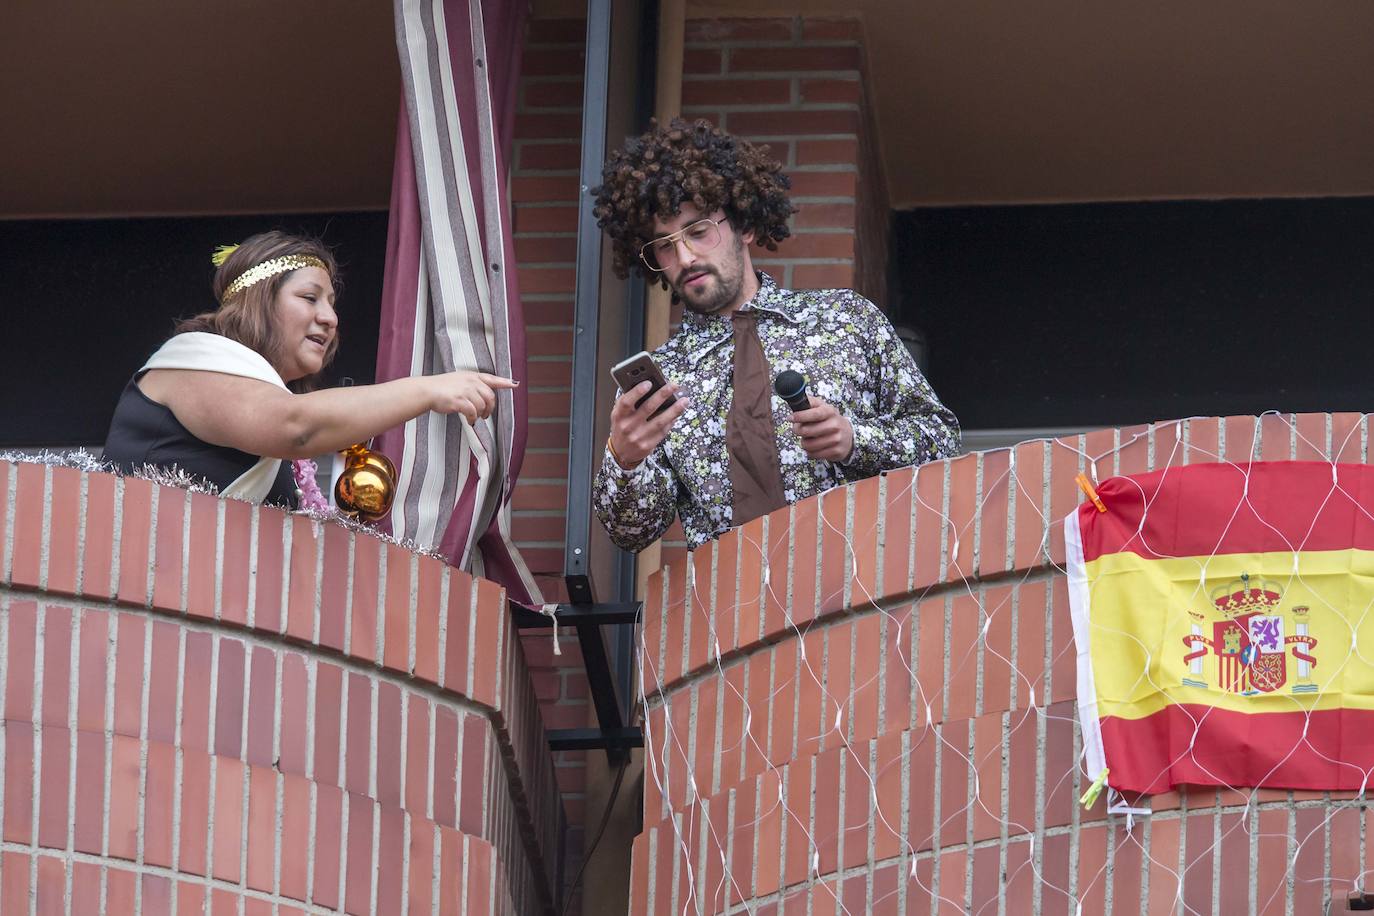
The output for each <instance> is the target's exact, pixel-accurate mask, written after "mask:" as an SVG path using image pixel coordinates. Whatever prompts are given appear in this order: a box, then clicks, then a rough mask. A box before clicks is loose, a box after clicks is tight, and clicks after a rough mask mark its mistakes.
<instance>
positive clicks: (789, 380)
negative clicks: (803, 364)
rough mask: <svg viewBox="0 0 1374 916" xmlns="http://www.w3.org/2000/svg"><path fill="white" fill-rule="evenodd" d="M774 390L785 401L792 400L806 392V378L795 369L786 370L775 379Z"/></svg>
mask: <svg viewBox="0 0 1374 916" xmlns="http://www.w3.org/2000/svg"><path fill="white" fill-rule="evenodd" d="M773 390H774V391H776V392H777V393H778V397H780V398H782V399H783V400H784V401H787V400H791V399H792V398H795V397H796V396H797V395H799V394H801V393H802V392H804V391H806V376H804V375H802V374H801V373H800V372H797V371H795V370H793V369H785V370H783V371H782V372H779V373H778V377H777V378H775V379H773Z"/></svg>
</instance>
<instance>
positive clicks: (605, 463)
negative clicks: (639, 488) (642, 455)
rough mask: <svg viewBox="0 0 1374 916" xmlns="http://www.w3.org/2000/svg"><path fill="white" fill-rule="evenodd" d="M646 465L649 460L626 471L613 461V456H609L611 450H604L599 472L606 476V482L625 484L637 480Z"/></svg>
mask: <svg viewBox="0 0 1374 916" xmlns="http://www.w3.org/2000/svg"><path fill="white" fill-rule="evenodd" d="M648 463H649V459H647V458H646V459H644V460H643V461H641V462H640V463H639V464H637V465H635V466H634V467H632V468H630V469H629V470H628V471H627V470H625V468H623V467H621V466H620V462H619V461H616V460H615V456H614V455H612V454H611V450H610V449H605V450H604V451H603V452H602V456H601V472H602V473H603V474H604V475H605V476H606V479H607V480H611V481H613V482H615V483H618V484H625V483H629V482H630V481H632V480H637V479H638V478H639V476H640V474H641V473H642V472H643V471H644V466H645V465H647V464H648Z"/></svg>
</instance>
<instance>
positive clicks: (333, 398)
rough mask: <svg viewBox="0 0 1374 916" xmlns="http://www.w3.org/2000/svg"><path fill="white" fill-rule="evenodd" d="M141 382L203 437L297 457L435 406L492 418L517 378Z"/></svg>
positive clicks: (152, 373)
mask: <svg viewBox="0 0 1374 916" xmlns="http://www.w3.org/2000/svg"><path fill="white" fill-rule="evenodd" d="M138 385H139V387H140V388H141V389H142V390H143V393H144V394H146V395H147V396H148V397H150V398H152V399H153V400H154V401H157V402H158V403H160V404H163V405H165V406H166V407H167V408H168V409H170V410H171V411H172V413H173V414H175V415H176V418H177V419H178V420H179V421H181V424H182V425H183V426H185V427H186V428H187V429H188V430H190V432H191V434H192V435H194V436H195V437H196V438H198V439H202V440H204V441H206V442H209V443H211V444H213V445H223V446H227V447H229V448H236V449H238V450H240V451H243V452H248V453H249V454H251V455H262V456H265V457H271V458H284V459H295V458H308V457H311V456H314V455H319V454H322V453H324V452H333V451H338V450H340V449H344V448H347V447H348V446H350V445H352V444H354V443H355V442H362V441H364V440H366V439H369V438H371V437H372V436H375V435H377V434H378V433H381V432H384V431H385V430H388V429H391V428H392V427H394V426H398V425H400V424H401V423H404V422H405V421H407V420H409V419H411V418H413V417H417V416H419V415H420V414H422V413H424V412H426V411H429V410H434V411H438V412H440V413H460V414H462V415H463V416H464V417H466V418H467V420H468V422H470V423H471V422H475V421H476V420H477V418H479V417H487V416H490V415H491V412H492V410H493V409H494V408H495V406H496V391H497V390H498V389H501V388H514V387H515V385H516V383H515V382H513V381H511V380H510V379H506V378H502V377H500V376H497V375H489V374H487V373H484V372H466V371H459V372H448V373H445V374H443V375H425V376H412V377H410V378H401V379H396V380H395V381H391V382H383V383H382V384H380V385H358V386H355V387H351V388H329V389H325V390H323V391H312V392H310V393H308V394H292V393H291V392H289V391H283V390H282V389H280V388H278V387H276V386H275V385H269V384H268V383H266V382H260V381H258V380H256V379H250V378H244V377H243V376H237V375H226V374H224V373H221V372H203V371H196V370H187V369H152V370H149V371H148V372H147V373H145V374H144V376H143V377H142V378H141V379H139V382H138Z"/></svg>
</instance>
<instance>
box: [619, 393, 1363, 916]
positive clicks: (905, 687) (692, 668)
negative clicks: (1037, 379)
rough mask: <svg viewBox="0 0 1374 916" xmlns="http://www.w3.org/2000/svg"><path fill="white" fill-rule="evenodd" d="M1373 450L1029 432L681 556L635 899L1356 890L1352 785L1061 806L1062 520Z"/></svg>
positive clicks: (1286, 433) (1070, 660)
mask: <svg viewBox="0 0 1374 916" xmlns="http://www.w3.org/2000/svg"><path fill="white" fill-rule="evenodd" d="M1368 441H1369V430H1368V428H1367V422H1366V420H1365V418H1363V417H1361V416H1360V415H1354V414H1336V415H1328V414H1307V415H1298V416H1292V415H1266V416H1264V417H1262V418H1256V417H1227V418H1210V419H1193V420H1189V421H1184V422H1171V423H1160V424H1156V425H1154V426H1150V427H1134V428H1130V429H1121V430H1111V429H1108V430H1102V431H1098V432H1093V433H1089V434H1087V435H1085V436H1077V437H1070V438H1066V439H1059V440H1053V441H1035V442H1028V443H1024V444H1021V445H1018V446H1016V447H1015V448H1014V449H1011V450H1006V449H1003V450H997V451H989V452H984V453H975V454H970V455H966V456H963V457H960V458H957V459H953V460H949V461H943V462H938V463H933V464H929V465H925V466H923V467H921V468H919V469H904V470H899V471H893V472H890V473H887V474H884V475H882V476H880V477H876V478H872V479H870V480H866V481H862V482H860V483H857V484H854V485H851V486H848V487H844V488H839V489H836V490H832V491H830V492H828V493H826V494H823V495H821V496H820V497H817V498H813V499H810V500H806V501H804V502H801V503H798V504H796V505H794V506H792V507H789V508H787V509H783V510H780V511H778V512H775V513H773V514H772V515H770V516H767V517H766V518H762V519H758V520H756V521H754V522H751V523H749V524H747V525H745V526H743V527H742V528H739V529H736V530H734V531H731V532H729V533H728V534H726V535H724V536H723V537H722V538H720V539H719V540H718V541H716V542H714V543H712V544H711V545H709V546H708V547H704V548H702V549H700V550H698V551H695V552H694V553H693V554H692V555H691V556H690V557H689V558H687V559H685V560H679V561H677V562H675V563H673V564H672V565H671V566H669V567H668V568H666V569H664V570H663V571H662V572H660V573H658V574H656V576H655V579H654V580H653V583H652V589H651V595H650V601H649V604H648V606H647V607H646V612H645V621H646V624H645V630H644V646H645V650H644V656H643V659H642V668H643V672H644V673H643V677H644V684H643V686H644V692H645V695H646V697H647V700H646V702H647V706H648V710H649V711H648V719H647V725H646V747H647V748H648V751H647V753H648V756H649V759H648V764H647V768H646V769H647V772H646V777H645V798H644V811H645V829H644V832H643V833H642V834H641V835H640V836H639V837H638V838H637V839H636V842H635V852H634V864H633V871H632V885H631V894H632V897H631V900H632V904H631V912H632V913H633V914H636V916H638V914H650V913H654V914H667V913H681V912H692V913H722V912H731V913H735V912H739V913H742V912H746V911H747V912H750V913H755V914H760V916H764V914H767V916H774V914H783V913H787V914H791V913H822V912H824V913H840V912H843V913H874V914H914V913H921V914H932V913H963V912H977V913H1007V914H1011V913H1017V914H1020V913H1027V914H1049V913H1056V914H1058V913H1065V914H1071V913H1074V912H1082V913H1085V914H1086V913H1093V914H1101V913H1114V914H1122V913H1130V914H1131V916H1137V914H1140V913H1145V912H1149V913H1176V912H1190V913H1192V912H1197V913H1213V912H1222V913H1231V912H1236V913H1261V914H1270V913H1284V914H1297V916H1304V914H1315V913H1324V912H1326V911H1325V909H1324V906H1325V901H1326V899H1327V898H1326V895H1327V894H1328V893H1333V894H1335V895H1338V896H1340V897H1342V898H1343V896H1344V895H1345V894H1346V893H1348V892H1349V891H1351V890H1352V889H1353V888H1354V887H1356V886H1367V885H1368V882H1367V881H1363V882H1361V881H1360V879H1361V876H1362V874H1365V873H1366V870H1367V869H1369V868H1370V867H1371V864H1374V842H1372V841H1371V840H1370V839H1369V836H1370V830H1371V828H1372V827H1374V822H1371V820H1374V813H1366V811H1365V807H1364V803H1363V800H1360V799H1355V798H1354V797H1353V794H1345V795H1342V794H1340V793H1321V792H1293V791H1286V790H1271V789H1257V790H1253V791H1251V790H1244V791H1231V790H1220V791H1219V790H1217V789H1214V788H1197V789H1191V790H1187V791H1184V792H1169V793H1166V794H1161V795H1156V796H1154V797H1152V798H1143V799H1140V800H1139V801H1138V802H1136V803H1137V804H1140V805H1143V806H1145V807H1148V808H1150V809H1151V810H1152V811H1153V814H1151V815H1150V816H1148V817H1142V818H1138V819H1136V820H1135V821H1134V824H1133V825H1130V826H1129V828H1128V825H1127V823H1126V819H1125V818H1124V817H1122V816H1119V815H1117V816H1112V817H1110V818H1109V817H1108V816H1107V815H1106V812H1105V798H1101V799H1099V800H1098V801H1097V802H1096V804H1095V805H1094V806H1093V807H1091V808H1090V809H1087V810H1084V809H1083V808H1082V807H1081V806H1080V805H1079V804H1078V803H1077V799H1078V798H1079V796H1080V795H1081V793H1082V792H1083V791H1084V790H1085V789H1086V788H1087V786H1086V785H1085V780H1084V779H1083V777H1082V774H1081V772H1080V770H1079V768H1078V767H1077V766H1076V762H1077V760H1078V759H1079V755H1080V753H1081V750H1082V740H1081V736H1080V733H1079V727H1078V719H1077V707H1076V676H1075V671H1076V669H1075V656H1074V649H1073V638H1072V628H1071V623H1070V615H1069V604H1068V599H1067V590H1066V580H1065V577H1064V574H1063V572H1062V569H1063V563H1064V545H1063V538H1062V528H1061V525H1060V521H1061V520H1062V519H1063V517H1064V516H1065V515H1066V514H1068V513H1069V512H1070V511H1071V510H1072V509H1073V508H1074V507H1075V506H1077V505H1078V503H1079V502H1080V501H1081V500H1082V498H1083V497H1082V494H1081V492H1080V490H1079V489H1078V487H1077V486H1076V484H1075V482H1074V478H1075V476H1076V475H1077V474H1078V473H1079V472H1081V471H1086V470H1094V469H1095V471H1096V474H1097V475H1098V476H1099V478H1105V477H1107V476H1111V475H1114V474H1134V473H1141V472H1145V471H1148V470H1152V469H1156V468H1162V467H1166V466H1169V465H1181V464H1189V463H1202V462H1216V461H1219V460H1224V461H1232V462H1236V463H1238V464H1242V465H1243V464H1245V463H1246V462H1248V461H1250V460H1285V459H1297V460H1334V461H1342V462H1353V463H1364V462H1366V461H1367V459H1368V451H1367V449H1368ZM913 672H914V674H913ZM1104 795H1105V793H1104ZM1133 801H1134V800H1133ZM1357 882H1360V884H1358V885H1357ZM1080 904H1081V910H1078V909H1076V906H1078V905H1080ZM1185 905H1186V907H1187V909H1184V906H1185ZM1342 905H1343V902H1342Z"/></svg>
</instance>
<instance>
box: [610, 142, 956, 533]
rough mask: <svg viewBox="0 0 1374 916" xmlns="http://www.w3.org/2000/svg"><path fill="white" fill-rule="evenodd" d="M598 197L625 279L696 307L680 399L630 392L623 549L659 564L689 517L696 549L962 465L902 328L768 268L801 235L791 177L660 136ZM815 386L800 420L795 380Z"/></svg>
mask: <svg viewBox="0 0 1374 916" xmlns="http://www.w3.org/2000/svg"><path fill="white" fill-rule="evenodd" d="M601 177H602V183H601V185H600V187H597V188H595V189H594V190H593V193H594V194H595V195H596V206H595V211H594V212H595V214H596V218H597V223H598V225H599V226H600V227H601V228H602V230H603V231H604V232H605V233H606V234H607V236H608V237H609V238H610V240H611V252H612V264H613V269H614V270H615V273H616V275H617V276H619V277H622V278H624V277H628V276H629V273H630V271H632V270H633V271H637V272H639V273H640V274H642V275H644V276H647V277H648V278H649V279H650V280H651V281H654V282H658V283H661V284H662V285H663V286H664V287H666V288H667V289H670V290H671V291H672V293H673V297H674V300H675V301H678V302H681V303H682V305H683V315H682V323H681V325H680V326H679V327H678V329H677V331H676V332H675V333H674V334H673V335H672V337H671V338H670V339H669V340H668V342H667V343H665V344H664V345H663V346H661V347H659V348H658V349H657V350H655V351H654V354H653V356H654V361H655V362H656V363H657V364H658V366H659V368H660V369H662V371H663V374H664V376H665V377H666V378H667V380H668V384H667V385H664V386H663V387H662V388H660V389H659V390H658V391H656V392H654V393H653V394H651V395H649V396H648V397H647V398H646V397H645V395H646V394H648V392H649V390H650V387H651V386H650V383H649V382H643V383H641V384H640V385H637V386H635V387H633V388H631V389H630V390H628V391H624V392H621V393H620V394H619V396H618V397H617V398H616V401H615V406H614V407H613V408H612V410H611V434H610V438H609V440H608V441H607V443H606V453H605V456H604V458H603V460H602V463H601V468H600V470H599V471H598V472H597V475H596V483H595V490H594V502H595V505H596V510H597V515H598V517H599V518H600V519H601V522H602V524H603V525H605V526H606V530H607V531H608V532H609V533H610V535H611V539H612V540H613V541H615V543H616V544H618V545H620V546H621V547H623V548H624V549H626V550H631V551H639V550H643V549H644V548H645V547H647V546H648V545H649V544H651V543H652V542H653V541H655V540H656V539H658V538H659V537H660V536H661V535H662V534H663V532H664V531H665V530H667V528H668V526H669V525H671V524H672V521H673V517H674V515H676V516H678V517H679V518H680V519H681V520H682V528H683V531H684V532H685V533H686V536H687V544H688V546H689V547H691V548H696V547H699V546H700V545H701V544H703V543H705V542H706V541H708V540H710V539H711V538H714V537H716V536H718V535H719V534H720V533H721V532H723V531H725V530H726V529H728V528H731V527H734V526H736V525H742V524H744V523H745V522H748V521H750V520H751V519H754V518H757V517H758V516H760V515H763V514H765V513H767V512H770V511H772V510H774V509H778V508H781V507H783V506H785V505H788V504H790V503H793V502H795V501H797V500H800V499H805V498H806V497H808V496H811V495H813V494H815V493H819V492H821V491H823V490H826V489H829V488H830V487H833V486H835V485H837V484H840V483H844V482H846V481H851V480H859V479H862V478H865V477H871V476H873V475H875V474H877V473H879V472H881V471H884V470H888V469H890V468H898V467H905V466H908V465H913V464H920V463H922V462H926V461H933V460H935V459H938V458H945V457H948V456H950V455H953V454H955V453H956V452H957V451H958V449H959V424H958V421H957V420H956V419H955V417H954V414H953V413H951V412H950V411H949V409H948V408H946V407H945V406H944V405H943V404H941V403H940V400H939V398H937V397H936V396H935V392H934V391H932V390H931V388H930V385H929V383H927V382H926V380H925V378H924V376H922V374H921V370H920V369H918V368H917V367H916V363H915V362H914V361H913V360H912V358H911V355H910V353H909V352H908V351H907V349H906V347H905V346H904V345H903V344H902V342H901V340H900V339H898V337H897V334H896V332H895V331H894V329H893V327H892V325H891V323H889V322H888V320H887V318H886V317H885V316H884V315H883V313H882V312H880V311H879V310H878V309H877V307H876V306H874V305H873V303H871V302H869V301H868V300H867V299H865V298H863V297H862V296H860V295H858V294H857V293H855V292H854V291H852V290H847V289H827V290H788V289H783V288H782V287H780V286H778V284H777V283H776V282H775V281H774V280H773V278H772V277H769V276H768V275H767V274H764V273H762V272H759V271H756V270H755V269H754V264H753V259H752V257H751V254H750V247H751V246H752V245H759V246H761V247H763V248H765V249H767V250H769V251H773V250H776V249H777V246H778V243H779V242H781V241H783V240H784V239H786V238H787V237H788V236H789V235H790V231H789V230H788V228H787V220H788V217H790V216H791V215H792V214H793V213H794V212H795V208H794V207H793V206H792V204H791V202H790V201H789V200H788V194H787V192H788V189H789V187H790V182H789V181H788V179H787V176H786V175H784V174H783V172H782V165H781V163H779V162H777V161H776V160H774V159H772V158H770V157H769V156H768V148H767V147H757V146H754V145H752V144H750V143H748V142H746V141H744V140H741V139H739V138H737V137H733V136H731V135H730V134H728V133H726V132H725V131H722V130H719V129H717V128H715V127H713V126H712V125H711V124H710V123H709V122H707V121H696V122H687V121H683V120H679V119H674V120H673V121H672V122H671V123H669V124H667V125H659V124H657V123H651V124H650V129H649V130H648V132H646V133H645V134H643V135H642V136H639V137H633V138H630V139H629V140H627V141H626V143H625V146H624V147H623V148H622V149H620V150H617V151H616V152H614V153H613V154H612V155H611V158H610V160H609V161H608V162H607V163H606V166H605V168H604V169H603V171H602V176H601ZM786 370H792V371H795V372H798V373H800V374H801V375H802V376H803V377H804V378H805V379H806V381H807V386H808V392H807V394H808V399H809V406H808V407H806V408H805V409H801V410H797V411H795V412H794V411H793V410H792V409H791V408H789V407H788V405H787V403H786V402H785V401H783V399H782V398H781V397H778V396H777V395H776V394H774V392H773V390H772V385H773V379H774V378H776V376H777V375H778V374H779V373H782V372H784V371H786Z"/></svg>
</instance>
